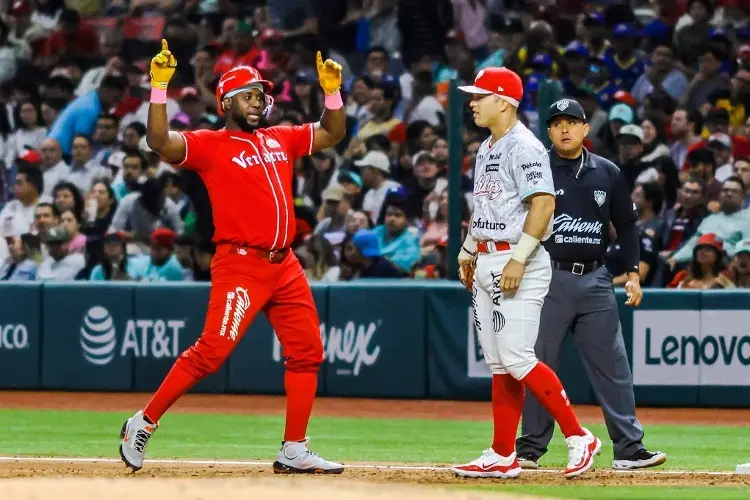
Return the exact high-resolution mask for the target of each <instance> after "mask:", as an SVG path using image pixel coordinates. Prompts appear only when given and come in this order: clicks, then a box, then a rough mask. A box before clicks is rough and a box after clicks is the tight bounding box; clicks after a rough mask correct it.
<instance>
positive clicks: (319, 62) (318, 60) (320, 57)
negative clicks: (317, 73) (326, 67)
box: [317, 51, 323, 67]
mask: <svg viewBox="0 0 750 500" xmlns="http://www.w3.org/2000/svg"><path fill="white" fill-rule="evenodd" d="M317 62H318V67H320V66H322V65H323V54H321V53H320V51H318V56H317Z"/></svg>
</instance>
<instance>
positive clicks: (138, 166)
mask: <svg viewBox="0 0 750 500" xmlns="http://www.w3.org/2000/svg"><path fill="white" fill-rule="evenodd" d="M118 176H119V177H120V180H119V181H115V182H113V183H112V189H113V190H114V193H115V196H116V197H117V199H118V200H122V199H123V198H124V197H125V196H127V195H128V194H130V193H132V192H133V189H134V187H135V186H137V184H138V183H139V182H141V181H144V180H146V178H148V177H150V175H149V172H148V164H147V163H146V158H145V157H144V156H143V155H142V154H141V153H140V152H139V151H138V150H137V149H136V150H134V151H131V150H128V151H127V152H125V153H123V159H122V169H121V172H120V174H119V175H118Z"/></svg>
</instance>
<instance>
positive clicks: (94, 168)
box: [67, 135, 112, 193]
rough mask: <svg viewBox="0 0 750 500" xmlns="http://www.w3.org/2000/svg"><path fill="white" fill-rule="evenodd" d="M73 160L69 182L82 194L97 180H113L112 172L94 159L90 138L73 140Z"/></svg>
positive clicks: (83, 137)
mask: <svg viewBox="0 0 750 500" xmlns="http://www.w3.org/2000/svg"><path fill="white" fill-rule="evenodd" d="M72 158H73V159H72V161H71V162H70V173H69V174H68V176H67V181H68V182H71V183H73V184H74V185H75V186H76V187H77V188H78V189H79V190H80V191H81V192H82V193H85V192H86V191H88V190H89V188H91V184H93V182H94V181H95V180H98V179H110V180H111V178H112V172H111V171H110V170H109V169H107V168H106V167H104V166H102V165H101V164H100V163H98V162H97V161H96V160H95V159H94V148H93V145H92V144H91V138H90V137H88V136H85V135H76V136H75V137H74V138H73V155H72Z"/></svg>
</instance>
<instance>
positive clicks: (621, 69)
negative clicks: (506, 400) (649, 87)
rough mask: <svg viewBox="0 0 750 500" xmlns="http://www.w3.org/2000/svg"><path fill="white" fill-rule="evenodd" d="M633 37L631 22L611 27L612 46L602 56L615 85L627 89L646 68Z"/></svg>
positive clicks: (630, 87)
mask: <svg viewBox="0 0 750 500" xmlns="http://www.w3.org/2000/svg"><path fill="white" fill-rule="evenodd" d="M635 37H636V32H635V30H634V29H633V25H632V24H630V23H620V24H616V25H615V27H614V28H613V29H612V47H611V49H610V50H608V51H607V52H606V54H605V56H604V62H605V64H606V65H607V67H608V69H609V73H610V75H612V77H613V80H614V83H615V85H616V86H618V87H620V88H623V89H626V90H628V91H630V89H632V88H633V85H635V82H636V81H638V79H639V78H640V77H641V75H643V74H644V72H645V70H646V64H645V63H644V61H643V59H641V57H640V55H639V54H638V53H636V52H635Z"/></svg>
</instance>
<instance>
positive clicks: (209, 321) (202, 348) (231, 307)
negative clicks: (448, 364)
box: [120, 40, 346, 474]
mask: <svg viewBox="0 0 750 500" xmlns="http://www.w3.org/2000/svg"><path fill="white" fill-rule="evenodd" d="M176 66H177V63H176V61H175V58H174V56H173V55H172V54H171V53H170V51H169V48H168V46H167V42H166V41H165V40H162V50H161V52H160V53H159V54H158V55H157V56H156V57H154V58H153V60H152V61H151V85H152V93H151V104H150V107H149V113H148V133H147V140H148V144H149V146H150V147H151V148H152V149H153V150H155V151H158V152H159V153H160V154H161V156H162V157H163V158H164V159H166V160H167V161H169V162H171V163H173V164H175V165H178V166H180V167H182V168H187V169H191V170H194V171H196V172H197V173H198V174H199V175H200V176H201V178H202V179H203V182H204V183H205V185H206V189H207V190H208V193H209V197H210V198H211V206H212V209H213V218H214V225H215V228H216V229H215V235H214V242H215V243H216V254H215V256H214V258H213V261H212V262H211V294H210V298H209V303H208V311H207V313H206V321H205V325H204V328H203V332H202V334H201V336H200V338H199V339H198V341H197V342H196V343H195V344H194V345H193V346H192V347H190V348H189V349H187V350H186V351H185V352H183V353H182V354H181V355H180V356H179V357H178V359H177V361H176V362H175V364H174V366H173V367H172V369H171V370H170V372H169V374H168V375H167V377H166V379H165V380H164V381H163V382H162V384H161V386H160V387H159V389H158V390H157V392H156V393H155V394H154V395H153V397H152V399H151V401H149V403H148V405H147V406H146V407H145V408H144V409H143V410H142V411H139V412H137V413H136V414H135V415H134V416H133V417H132V418H129V419H128V420H127V421H126V422H125V423H124V424H123V427H122V431H121V434H122V435H121V437H122V442H121V445H120V455H121V457H122V460H123V461H124V462H125V464H126V465H127V466H129V467H130V468H132V469H133V470H134V471H137V470H139V469H140V468H141V467H142V466H143V458H144V454H145V451H146V445H147V443H148V441H149V439H150V438H151V435H152V434H153V433H154V431H156V429H157V428H158V426H159V419H160V418H161V416H162V415H164V413H165V412H166V411H167V410H168V409H169V407H170V406H172V404H174V402H175V401H177V399H178V398H179V397H180V396H182V395H183V394H184V393H185V392H187V391H188V390H189V389H190V388H191V387H192V386H193V385H195V383H196V382H198V381H200V380H201V379H202V378H204V377H205V376H207V375H208V374H210V373H213V372H215V371H216V370H218V369H219V367H220V366H221V365H222V364H223V363H224V361H225V360H226V359H227V358H228V357H229V355H230V354H231V352H232V351H233V350H234V348H235V346H236V345H237V344H238V342H239V341H240V340H241V339H242V336H243V335H244V333H245V331H246V330H247V328H248V326H249V325H250V323H251V322H252V321H253V318H255V316H256V315H257V314H258V313H259V312H260V311H263V312H264V313H265V314H266V317H267V318H268V320H269V322H270V323H271V325H272V326H273V328H274V330H275V331H276V334H277V335H278V338H279V341H280V342H281V345H282V347H283V350H284V351H283V352H284V356H285V357H286V362H285V367H286V373H285V376H284V387H285V390H286V397H287V407H286V427H285V430H284V440H283V444H282V447H281V450H280V451H279V453H278V455H277V456H276V460H275V462H274V463H273V470H274V472H275V473H279V474H293V473H323V474H340V473H341V472H343V470H344V468H343V466H342V465H341V464H337V463H334V462H329V461H328V460H325V459H323V458H322V457H320V456H318V455H317V454H315V453H313V452H311V451H310V450H309V449H308V445H307V443H308V438H307V437H306V434H307V425H308V421H309V419H310V414H311V412H312V407H313V402H314V400H315V393H316V390H317V381H318V369H319V367H320V365H321V363H322V362H323V345H322V341H321V338H320V326H319V324H320V323H319V320H318V314H317V311H316V308H315V303H314V302H313V297H312V292H311V290H310V286H309V285H308V282H307V279H306V278H305V275H304V272H303V270H302V266H301V265H300V263H299V261H298V260H297V258H296V256H295V255H294V253H293V252H292V251H291V250H290V248H289V246H290V244H291V242H292V241H293V240H294V235H295V217H294V200H293V199H292V189H291V183H292V178H293V164H294V161H295V159H296V158H299V157H300V156H304V155H310V154H312V153H315V152H317V151H321V150H323V149H327V148H330V147H332V146H334V145H336V144H337V143H339V142H340V141H341V140H342V139H343V138H344V136H345V134H346V130H345V119H346V115H345V110H344V105H343V102H342V99H341V94H340V93H339V88H340V87H341V66H340V65H339V64H337V63H336V62H334V61H332V60H330V59H329V60H326V61H325V62H323V59H322V57H321V54H320V52H318V55H317V66H318V78H319V80H320V85H321V87H323V90H324V91H325V110H324V112H323V115H322V117H321V119H320V121H319V122H318V123H308V124H305V125H302V126H292V127H269V128H264V127H263V122H264V118H265V117H266V116H267V115H268V113H269V112H270V107H271V106H272V105H273V99H272V98H271V97H270V95H269V92H270V91H271V90H272V89H273V84H272V83H271V82H269V81H266V80H263V79H262V77H261V75H260V73H258V71H257V70H255V69H254V68H252V67H249V66H238V67H235V68H233V69H231V70H229V71H227V72H226V73H224V75H222V77H221V79H220V80H219V84H218V86H217V88H216V100H217V105H218V111H219V113H220V114H222V115H223V114H226V115H227V122H226V126H225V128H223V129H221V130H218V131H213V130H197V131H193V132H180V133H178V132H170V131H169V127H168V123H169V122H168V119H167V109H166V92H167V84H168V83H169V80H170V78H171V77H172V75H173V74H174V71H175V67H176Z"/></svg>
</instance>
